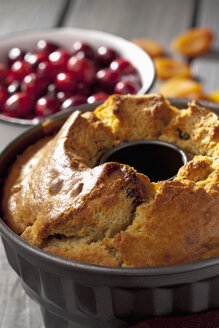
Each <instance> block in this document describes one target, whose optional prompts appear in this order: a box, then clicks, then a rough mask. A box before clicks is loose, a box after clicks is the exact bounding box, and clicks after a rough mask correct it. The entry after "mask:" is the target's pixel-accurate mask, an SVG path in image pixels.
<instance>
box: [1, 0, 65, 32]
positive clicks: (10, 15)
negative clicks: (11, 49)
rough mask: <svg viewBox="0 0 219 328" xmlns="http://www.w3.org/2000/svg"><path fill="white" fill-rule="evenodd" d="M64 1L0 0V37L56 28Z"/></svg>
mask: <svg viewBox="0 0 219 328" xmlns="http://www.w3.org/2000/svg"><path fill="white" fill-rule="evenodd" d="M64 5H65V1H60V0H37V1H35V0H21V1H17V0H9V1H6V0H0V36H2V35H4V34H7V33H10V32H16V31H22V30H28V29H35V28H47V27H54V26H56V24H57V22H59V20H60V13H61V12H62V8H63V6H64Z"/></svg>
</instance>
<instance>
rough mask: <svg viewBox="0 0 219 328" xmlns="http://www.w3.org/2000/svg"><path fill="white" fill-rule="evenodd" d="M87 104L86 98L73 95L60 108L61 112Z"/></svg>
mask: <svg viewBox="0 0 219 328" xmlns="http://www.w3.org/2000/svg"><path fill="white" fill-rule="evenodd" d="M86 103H87V98H86V97H83V96H80V95H74V96H72V97H70V98H68V99H66V100H65V101H64V102H63V104H62V106H61V110H66V109H69V108H72V107H74V106H79V105H83V104H86Z"/></svg>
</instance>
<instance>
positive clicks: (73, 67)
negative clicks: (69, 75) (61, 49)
mask: <svg viewBox="0 0 219 328" xmlns="http://www.w3.org/2000/svg"><path fill="white" fill-rule="evenodd" d="M67 68H68V70H69V71H71V72H74V73H76V74H77V76H78V79H79V80H80V81H83V82H85V83H87V84H92V83H94V81H95V68H94V65H93V64H92V63H91V61H89V60H88V59H87V58H80V57H78V56H72V57H71V58H70V59H69V61H68V65H67Z"/></svg>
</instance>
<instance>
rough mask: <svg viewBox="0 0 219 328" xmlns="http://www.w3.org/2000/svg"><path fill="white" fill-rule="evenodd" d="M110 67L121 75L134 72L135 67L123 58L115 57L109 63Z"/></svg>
mask: <svg viewBox="0 0 219 328" xmlns="http://www.w3.org/2000/svg"><path fill="white" fill-rule="evenodd" d="M110 68H111V69H112V70H113V71H116V72H118V73H119V74H121V75H124V74H134V73H136V69H135V67H134V66H133V65H132V64H131V63H130V62H129V61H128V60H127V59H125V58H122V57H121V58H117V59H115V60H114V61H113V62H112V63H111V64H110Z"/></svg>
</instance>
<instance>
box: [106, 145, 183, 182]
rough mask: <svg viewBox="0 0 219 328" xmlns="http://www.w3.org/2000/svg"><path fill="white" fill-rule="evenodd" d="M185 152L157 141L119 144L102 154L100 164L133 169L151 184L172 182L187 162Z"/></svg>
mask: <svg viewBox="0 0 219 328" xmlns="http://www.w3.org/2000/svg"><path fill="white" fill-rule="evenodd" d="M187 160H188V159H187V156H186V154H185V152H184V151H183V150H182V149H180V148H178V147H176V146H175V145H173V144H170V143H168V142H163V141H157V140H140V141H133V142H127V143H124V144H121V145H119V146H117V147H114V148H113V149H111V150H110V151H108V152H107V153H105V154H104V156H103V157H102V158H101V160H100V164H103V163H105V162H118V163H122V164H127V165H129V166H131V167H134V168H135V170H136V171H137V172H138V173H143V174H145V175H147V176H148V177H149V179H150V180H151V181H153V182H157V181H161V180H172V179H173V178H174V177H175V176H176V174H177V172H178V170H179V168H180V167H181V166H183V165H184V164H185V163H186V162H187Z"/></svg>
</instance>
